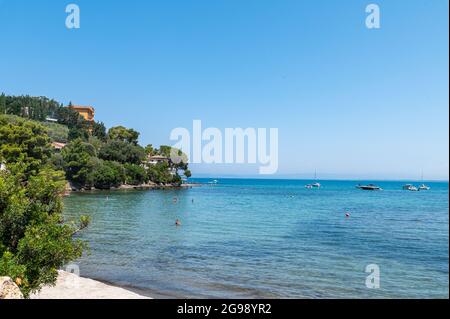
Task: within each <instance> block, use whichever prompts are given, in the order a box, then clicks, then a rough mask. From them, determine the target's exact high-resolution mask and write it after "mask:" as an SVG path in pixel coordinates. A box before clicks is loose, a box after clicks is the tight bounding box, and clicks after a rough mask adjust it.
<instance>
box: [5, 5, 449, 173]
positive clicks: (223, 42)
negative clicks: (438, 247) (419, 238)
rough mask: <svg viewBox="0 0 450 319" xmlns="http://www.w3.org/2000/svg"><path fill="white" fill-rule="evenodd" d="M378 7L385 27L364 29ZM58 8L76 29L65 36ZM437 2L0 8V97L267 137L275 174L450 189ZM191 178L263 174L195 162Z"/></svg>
mask: <svg viewBox="0 0 450 319" xmlns="http://www.w3.org/2000/svg"><path fill="white" fill-rule="evenodd" d="M372 2H374V3H376V4H378V5H379V7H380V12H381V16H380V18H381V28H380V29H368V28H367V27H366V25H365V19H366V16H367V13H366V12H365V8H366V6H367V5H368V4H370V3H372ZM69 3H75V4H77V5H78V6H79V7H80V18H81V21H80V22H81V25H80V29H72V30H70V29H67V28H66V25H65V21H66V17H67V13H66V12H65V8H66V6H67V5H68V4H69ZM448 10H449V8H448V1H446V0H433V1H425V0H421V1H419V0H408V1H404V0H396V1H376V2H375V1H370V0H368V1H361V0H348V1H330V0H327V1H326V0H320V1H317V0H314V1H313V0H305V1H300V0H280V1H275V0H191V1H182V0H177V1H174V0H169V1H138V0H128V1H117V0H115V1H106V0H104V1H102V0H97V1H92V0H73V1H72V2H69V1H61V0H41V1H29V0H14V1H13V0H0V38H1V39H2V41H1V42H0V92H5V93H6V94H10V95H22V94H26V95H33V96H47V97H50V98H54V99H56V100H58V101H60V102H62V103H65V104H68V103H69V102H70V101H71V102H72V103H74V104H80V105H92V106H94V107H95V109H96V119H97V120H99V121H103V122H104V123H105V125H106V126H107V127H112V126H115V125H124V126H126V127H131V128H134V129H136V130H137V131H139V132H140V133H141V136H140V142H141V144H143V145H146V144H149V143H151V144H153V145H156V146H158V145H161V144H167V145H172V144H173V143H174V142H173V141H170V139H169V137H170V132H171V131H172V129H174V128H177V127H184V128H187V129H189V130H192V125H193V120H201V121H202V125H203V127H204V128H206V127H216V128H219V129H220V130H224V129H225V128H237V127H242V128H248V127H251V128H278V129H279V141H278V146H279V147H278V149H279V160H278V161H279V169H278V172H277V174H276V175H274V176H273V177H286V178H289V177H292V178H308V177H309V178H311V177H313V176H314V171H315V170H317V175H318V177H319V178H323V179H327V178H330V179H335V178H336V179H420V177H421V172H422V170H423V172H424V178H425V179H443V180H448V174H449V173H448V172H449V168H448V167H449V140H448V139H449V122H448V121H449V92H448V85H449V73H448V72H449V71H448V70H449V65H448V61H449V51H448V50H449V43H448V39H449V34H448ZM192 171H193V174H194V177H195V176H243V177H250V176H256V175H257V174H258V170H257V167H255V165H242V164H226V165H214V164H193V165H192Z"/></svg>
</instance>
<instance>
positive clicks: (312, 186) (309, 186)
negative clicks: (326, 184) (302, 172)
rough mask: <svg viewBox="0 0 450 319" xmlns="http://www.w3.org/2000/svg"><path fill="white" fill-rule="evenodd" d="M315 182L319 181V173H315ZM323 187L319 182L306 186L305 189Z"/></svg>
mask: <svg viewBox="0 0 450 319" xmlns="http://www.w3.org/2000/svg"><path fill="white" fill-rule="evenodd" d="M314 180H317V171H315V172H314ZM321 187H322V185H321V184H320V183H319V182H315V183H312V184H308V185H305V188H307V189H312V188H321Z"/></svg>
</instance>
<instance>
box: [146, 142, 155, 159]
mask: <svg viewBox="0 0 450 319" xmlns="http://www.w3.org/2000/svg"><path fill="white" fill-rule="evenodd" d="M145 154H146V155H147V156H153V155H156V150H155V149H154V148H153V145H152V144H148V145H147V146H146V147H145Z"/></svg>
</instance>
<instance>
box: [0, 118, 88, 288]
mask: <svg viewBox="0 0 450 319" xmlns="http://www.w3.org/2000/svg"><path fill="white" fill-rule="evenodd" d="M0 132H1V135H0V136H1V144H0V147H1V150H2V153H1V154H2V157H3V158H4V159H6V163H7V164H6V166H7V169H6V170H3V171H1V172H0V276H9V277H11V278H12V279H13V280H14V281H15V282H16V283H17V284H18V286H19V288H20V289H21V290H22V292H23V293H24V295H25V296H26V297H28V296H29V294H30V293H31V292H33V291H37V290H39V289H40V288H41V287H42V286H43V285H47V284H54V283H55V281H56V275H57V269H58V268H60V267H62V266H63V265H64V264H66V263H68V262H70V261H72V260H74V259H76V258H79V257H80V256H81V254H82V250H83V247H84V244H83V243H82V242H81V241H79V240H74V238H73V236H74V234H76V233H77V232H78V231H80V230H81V229H83V228H84V227H86V226H87V224H88V222H89V219H88V218H87V217H83V218H82V219H81V220H80V223H79V224H78V225H77V224H75V223H71V224H64V223H63V218H62V207H63V206H62V200H61V193H62V192H63V191H64V186H65V180H64V173H63V172H62V171H56V170H54V169H52V168H51V167H50V166H49V165H47V162H46V159H47V145H48V140H49V138H48V136H47V134H46V130H45V129H44V128H43V126H41V125H36V124H35V123H33V122H30V121H23V120H19V121H16V122H7V121H5V120H4V119H3V118H2V119H0ZM11 149H14V150H15V151H14V154H16V155H17V156H18V157H17V158H16V159H15V160H14V158H13V157H12V155H11V154H12V152H11V151H10V150H11ZM44 150H45V151H44ZM22 161H23V162H22Z"/></svg>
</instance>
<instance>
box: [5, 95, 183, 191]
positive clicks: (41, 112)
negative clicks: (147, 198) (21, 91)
mask: <svg viewBox="0 0 450 319" xmlns="http://www.w3.org/2000/svg"><path fill="white" fill-rule="evenodd" d="M69 105H72V103H70V104H69ZM0 112H1V113H6V114H7V115H0V160H1V161H2V162H5V163H6V164H7V165H8V169H9V170H11V171H13V172H23V173H24V174H25V175H24V178H25V177H27V176H29V175H32V174H34V173H36V170H37V168H38V167H40V166H41V165H44V164H46V165H48V166H49V167H52V168H53V169H56V170H60V169H64V171H65V173H66V178H67V179H68V180H69V181H70V182H72V185H74V186H75V187H76V188H79V189H80V188H84V189H90V188H92V187H93V186H95V185H96V186H99V187H98V188H110V187H115V186H118V185H120V184H122V183H128V184H132V185H138V184H141V183H145V182H147V181H148V180H152V181H154V182H156V183H176V184H177V183H179V179H180V177H179V175H178V171H179V170H184V174H185V176H190V175H191V173H190V171H189V170H187V168H188V166H187V157H186V155H185V154H183V153H182V152H181V151H180V150H178V149H175V148H172V147H170V146H166V145H163V146H161V147H160V149H159V150H158V149H155V148H154V147H153V146H152V145H151V144H150V145H147V146H146V147H145V149H144V148H142V147H141V146H139V145H138V139H139V133H138V132H137V131H135V130H133V129H128V128H125V127H123V126H117V127H113V128H111V129H110V130H109V131H108V133H106V128H105V125H104V124H103V123H101V122H98V123H97V122H89V121H86V120H85V119H84V118H83V117H82V116H80V115H79V114H78V113H77V112H76V111H75V110H73V109H70V108H66V107H62V104H59V103H57V102H55V101H53V100H49V99H47V98H41V97H38V98H35V97H29V96H22V97H13V96H6V95H5V94H2V95H0ZM23 117H27V118H30V119H34V120H39V121H43V120H45V118H46V117H51V118H54V119H56V120H57V121H58V123H46V122H44V123H41V124H40V123H38V122H32V121H26V120H24V119H23ZM44 127H45V128H44ZM44 132H45V134H43V133H44ZM25 133H26V134H28V135H27V136H26V139H27V141H28V142H27V143H28V144H24V143H22V142H21V141H18V142H17V143H10V142H11V140H12V139H15V136H16V135H19V136H24V134H25ZM32 135H33V136H35V137H36V138H35V139H32V138H31V136H32ZM44 135H45V136H44ZM28 137H30V138H28ZM50 141H56V142H61V143H69V144H68V145H67V146H66V147H65V148H64V149H63V150H62V151H61V153H60V154H59V153H57V152H56V151H54V150H53V148H52V147H51V146H50V144H49V142H50ZM153 155H163V156H166V157H168V158H170V161H169V162H168V163H161V164H158V165H157V166H156V167H155V166H153V165H145V161H146V157H147V156H153ZM112 163H114V164H112ZM102 174H105V176H102Z"/></svg>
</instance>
